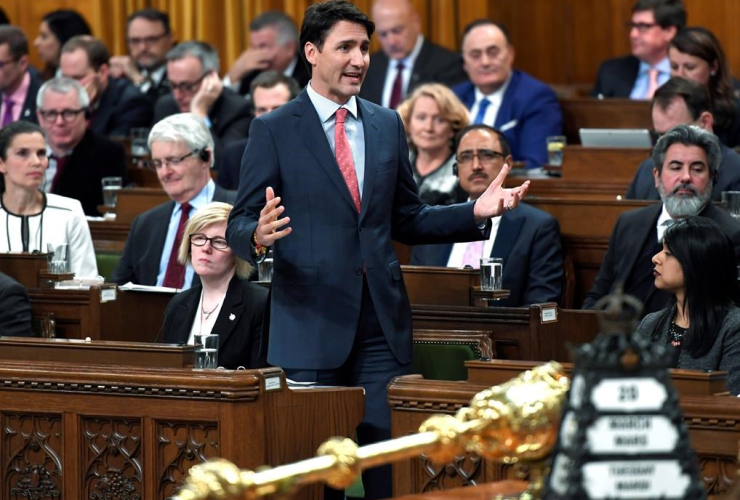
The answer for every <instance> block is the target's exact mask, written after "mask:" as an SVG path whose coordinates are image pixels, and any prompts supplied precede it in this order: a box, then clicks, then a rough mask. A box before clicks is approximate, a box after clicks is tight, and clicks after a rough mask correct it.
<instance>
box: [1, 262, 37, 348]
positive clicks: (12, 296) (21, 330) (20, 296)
mask: <svg viewBox="0 0 740 500" xmlns="http://www.w3.org/2000/svg"><path fill="white" fill-rule="evenodd" d="M0 336H3V337H30V336H31V302H30V301H29V300H28V294H27V293H26V289H25V288H24V287H23V285H21V284H20V283H18V282H17V281H16V280H14V279H13V278H11V277H10V276H8V275H7V274H3V273H0Z"/></svg>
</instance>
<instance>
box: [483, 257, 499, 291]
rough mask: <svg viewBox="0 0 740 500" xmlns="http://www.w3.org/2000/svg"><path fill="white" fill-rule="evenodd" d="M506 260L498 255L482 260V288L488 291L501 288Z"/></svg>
mask: <svg viewBox="0 0 740 500" xmlns="http://www.w3.org/2000/svg"><path fill="white" fill-rule="evenodd" d="M503 271H504V260H503V259H500V258H498V257H483V258H482V259H481V260H480V289H481V290H483V291H486V292H490V291H492V290H501V288H502V287H503V282H502V276H503Z"/></svg>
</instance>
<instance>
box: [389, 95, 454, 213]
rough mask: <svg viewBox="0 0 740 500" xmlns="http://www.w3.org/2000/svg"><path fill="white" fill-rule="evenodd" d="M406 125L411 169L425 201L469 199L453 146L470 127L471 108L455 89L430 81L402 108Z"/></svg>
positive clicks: (448, 201) (447, 202)
mask: <svg viewBox="0 0 740 500" xmlns="http://www.w3.org/2000/svg"><path fill="white" fill-rule="evenodd" d="M398 113H399V114H400V115H401V119H402V120H403V123H404V125H405V126H406V135H407V139H408V143H409V150H410V154H409V156H410V160H411V168H412V170H413V172H414V180H415V181H416V185H417V186H419V196H420V197H421V201H423V202H424V203H427V204H429V205H450V204H452V203H456V202H459V201H465V200H467V195H466V194H465V193H464V192H463V191H462V190H461V189H460V186H459V184H458V182H457V175H456V174H455V173H454V172H453V168H452V165H453V164H454V163H455V152H454V151H453V145H454V142H455V135H457V133H458V132H459V131H460V130H462V129H463V128H465V127H467V125H468V110H467V108H466V107H465V105H464V104H463V103H461V102H460V100H459V99H458V98H457V96H456V95H455V94H453V93H452V91H451V90H450V89H449V88H447V87H445V86H444V85H441V84H438V83H427V84H425V85H422V86H421V87H417V88H416V90H414V92H413V93H412V94H411V95H410V96H409V98H408V99H406V100H405V101H404V102H403V104H401V105H400V106H399V107H398Z"/></svg>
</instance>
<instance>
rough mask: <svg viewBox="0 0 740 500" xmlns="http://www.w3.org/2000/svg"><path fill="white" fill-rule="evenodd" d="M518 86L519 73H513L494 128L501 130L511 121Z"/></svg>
mask: <svg viewBox="0 0 740 500" xmlns="http://www.w3.org/2000/svg"><path fill="white" fill-rule="evenodd" d="M517 85H519V73H517V72H516V71H512V73H511V80H509V86H508V87H506V92H504V95H503V97H502V98H501V106H499V108H498V113H497V114H496V122H495V123H494V125H493V126H494V127H496V128H501V126H503V125H506V124H507V123H509V122H510V121H511V115H512V112H511V107H512V105H513V101H514V94H515V93H516V91H517Z"/></svg>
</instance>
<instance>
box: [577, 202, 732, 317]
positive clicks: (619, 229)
mask: <svg viewBox="0 0 740 500" xmlns="http://www.w3.org/2000/svg"><path fill="white" fill-rule="evenodd" d="M662 210H663V204H662V203H656V204H655V205H650V206H649V207H644V208H638V209H637V210H630V211H629V212H625V213H623V214H622V215H620V216H619V219H617V223H616V224H615V225H614V230H613V231H612V235H611V238H610V239H609V248H608V249H607V251H606V256H604V261H603V262H602V263H601V269H599V274H598V276H597V277H596V280H595V281H594V284H593V287H591V290H590V291H589V292H588V294H587V295H586V300H584V301H583V308H584V309H590V308H592V307H593V306H594V305H595V304H596V301H598V300H599V299H600V298H601V297H603V296H605V295H608V294H609V293H611V290H612V287H613V286H614V284H615V283H616V282H617V281H622V282H626V281H627V277H628V276H630V275H631V274H632V270H633V269H634V267H635V264H636V260H637V257H638V256H639V255H640V253H641V252H642V249H643V248H644V246H645V245H646V244H648V243H649V242H652V241H657V240H656V238H657V235H656V232H655V231H656V227H655V226H656V224H657V222H658V217H659V216H660V213H661V211H662ZM699 215H700V216H701V217H707V218H709V219H712V220H713V221H715V222H716V223H718V224H719V225H720V226H721V227H722V230H723V231H724V232H725V233H726V234H727V236H729V237H730V239H731V240H732V243H733V245H734V246H735V257H736V258H738V257H740V223H738V222H737V221H736V220H735V219H733V218H732V217H731V216H730V215H728V214H727V213H725V212H723V211H722V210H720V209H719V208H717V207H715V206H714V205H712V204H711V203H709V204H708V205H707V206H706V207H705V208H704V210H702V211H701V213H700V214H699ZM648 283H649V286H647V287H645V288H644V289H642V290H632V291H630V293H631V295H634V296H636V297H637V298H638V299H640V300H641V301H642V302H643V303H646V302H647V301H648V299H649V298H650V297H651V296H652V295H653V294H654V293H655V292H656V288H655V285H654V282H653V281H652V280H650V281H649V282H648ZM663 306H665V304H663V305H657V304H656V308H653V309H648V310H644V311H643V315H645V314H648V313H651V312H655V311H658V310H660V309H661V308H662V307H663Z"/></svg>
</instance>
